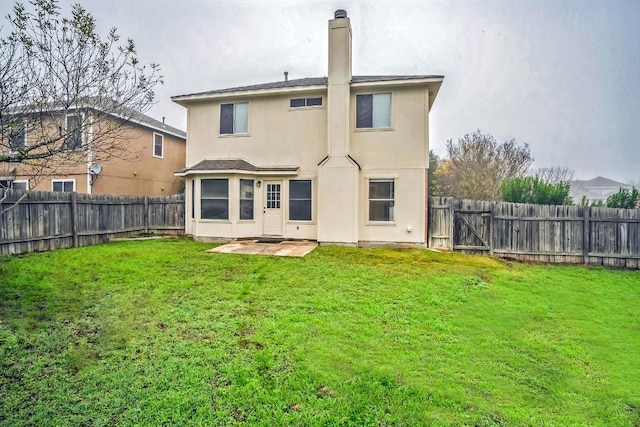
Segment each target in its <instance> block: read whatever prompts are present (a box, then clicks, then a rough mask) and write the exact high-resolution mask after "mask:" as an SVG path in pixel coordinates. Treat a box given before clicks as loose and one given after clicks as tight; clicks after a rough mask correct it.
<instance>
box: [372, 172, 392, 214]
mask: <svg viewBox="0 0 640 427" xmlns="http://www.w3.org/2000/svg"><path fill="white" fill-rule="evenodd" d="M394 187H395V181H394V180H393V179H370V180H369V221H379V222H393V220H394V205H395V188H394Z"/></svg>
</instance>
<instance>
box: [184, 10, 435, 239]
mask: <svg viewBox="0 0 640 427" xmlns="http://www.w3.org/2000/svg"><path fill="white" fill-rule="evenodd" d="M285 76H286V74H285ZM442 81H443V77H442V76H433V75H420V76H352V74H351V24H350V20H349V18H348V17H347V14H346V12H345V11H344V10H338V11H336V13H335V19H332V20H330V21H329V71H328V77H320V78H304V79H296V80H287V79H286V77H285V80H284V81H280V82H275V83H266V84H258V85H253V86H245V87H235V88H230V89H221V90H212V91H208V92H201V93H194V94H189V95H181V96H175V97H173V98H172V99H173V101H175V102H177V103H178V104H180V105H183V106H185V107H186V108H187V111H188V113H187V117H188V119H187V155H186V166H187V167H186V168H184V169H182V170H180V171H178V172H176V175H178V176H181V177H184V178H185V185H186V203H187V209H186V213H187V215H186V232H187V234H191V235H193V236H194V237H195V238H198V239H219V240H225V239H233V238H250V237H264V236H277V237H280V238H285V239H311V240H317V241H318V242H319V243H339V244H351V245H357V244H368V243H378V242H380V243H396V242H407V243H415V244H422V243H424V242H425V240H426V230H427V222H426V221H427V219H426V209H425V207H426V203H427V197H426V195H427V182H426V180H427V169H428V158H429V111H430V109H431V107H432V105H433V103H434V101H435V98H436V95H437V94H438V90H439V89H440V86H441V84H442Z"/></svg>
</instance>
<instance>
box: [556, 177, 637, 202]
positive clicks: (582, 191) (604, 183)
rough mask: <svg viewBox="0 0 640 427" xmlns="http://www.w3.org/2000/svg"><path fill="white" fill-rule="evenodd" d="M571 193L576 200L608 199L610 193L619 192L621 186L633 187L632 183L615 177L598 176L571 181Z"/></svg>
mask: <svg viewBox="0 0 640 427" xmlns="http://www.w3.org/2000/svg"><path fill="white" fill-rule="evenodd" d="M569 184H570V185H571V190H570V194H571V197H572V198H573V200H574V201H575V202H579V201H580V200H582V198H583V197H585V198H586V199H587V200H592V201H596V200H606V199H607V197H609V196H610V195H612V194H614V193H617V192H618V191H619V190H620V188H631V185H629V184H625V183H623V182H618V181H614V180H613V179H609V178H605V177H603V176H597V177H595V178H593V179H588V180H575V181H569Z"/></svg>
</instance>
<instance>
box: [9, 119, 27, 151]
mask: <svg viewBox="0 0 640 427" xmlns="http://www.w3.org/2000/svg"><path fill="white" fill-rule="evenodd" d="M26 137H27V134H26V132H25V129H24V123H23V122H17V123H11V124H10V125H9V150H10V152H11V153H16V152H18V151H19V150H21V149H23V148H24V147H25V146H26V145H27V144H26Z"/></svg>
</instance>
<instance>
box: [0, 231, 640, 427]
mask: <svg viewBox="0 0 640 427" xmlns="http://www.w3.org/2000/svg"><path fill="white" fill-rule="evenodd" d="M211 246H212V245H206V244H202V243H196V242H192V241H190V240H188V239H174V240H162V241H146V242H133V241H132V242H123V243H112V244H107V245H102V246H95V247H87V248H80V249H71V250H60V251H56V252H49V253H42V254H29V255H25V256H20V257H12V258H9V257H3V258H0V424H1V425H37V426H46V425H51V426H62V425H69V426H78V425H116V424H117V425H133V424H136V425H178V424H194V425H236V424H238V425H239V424H245V423H247V424H252V425H253V424H255V425H265V426H270V425H312V426H315V425H330V426H334V425H353V426H363V425H373V426H380V425H441V426H460V425H469V426H528V425H531V426H552V425H553V426H555V425H558V426H565V425H578V426H579V425H584V426H638V425H640V309H639V307H640V272H638V271H617V270H607V269H602V268H589V267H581V266H578V267H573V266H547V265H525V264H519V263H511V262H505V261H499V260H493V259H490V258H486V257H470V256H463V255H458V254H438V253H433V252H430V251H426V250H417V249H416V250H407V249H404V250H391V249H355V248H341V247H320V248H318V249H316V250H315V251H314V252H312V253H311V254H309V255H307V256H306V257H305V258H277V257H265V256H249V255H228V254H206V253H204V250H205V249H207V248H209V247H211Z"/></svg>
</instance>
